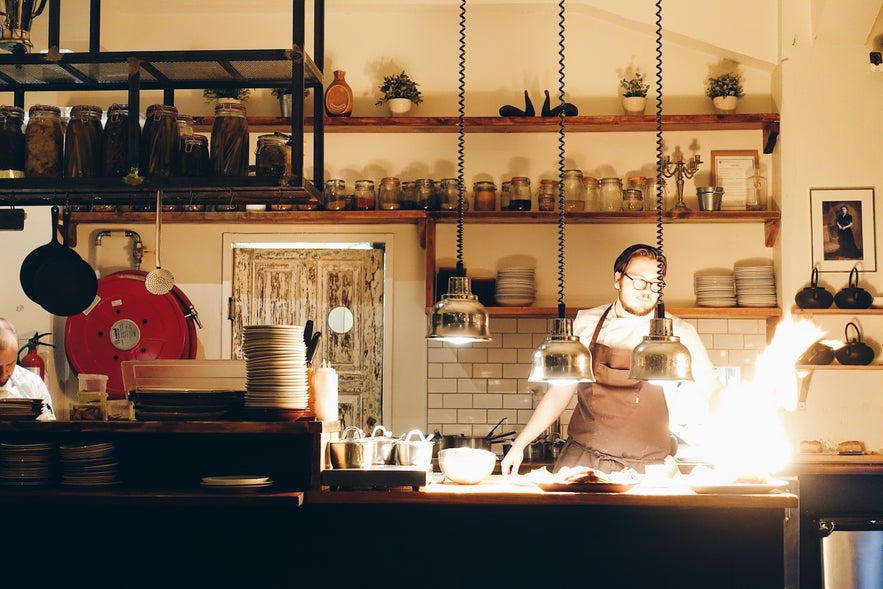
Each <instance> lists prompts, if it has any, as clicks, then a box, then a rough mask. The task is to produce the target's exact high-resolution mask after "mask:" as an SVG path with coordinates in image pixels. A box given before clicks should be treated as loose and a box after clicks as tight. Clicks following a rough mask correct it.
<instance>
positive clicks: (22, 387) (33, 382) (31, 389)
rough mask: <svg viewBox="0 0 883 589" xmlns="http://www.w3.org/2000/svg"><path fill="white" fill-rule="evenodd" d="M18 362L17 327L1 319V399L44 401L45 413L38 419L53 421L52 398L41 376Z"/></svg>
mask: <svg viewBox="0 0 883 589" xmlns="http://www.w3.org/2000/svg"><path fill="white" fill-rule="evenodd" d="M17 361H18V334H17V333H16V331H15V326H13V325H12V323H10V322H9V321H7V320H6V319H3V318H2V317H0V399H42V400H43V413H42V414H41V415H40V416H39V417H38V418H37V419H39V420H41V421H53V420H54V419H55V412H54V411H53V410H52V396H51V395H50V394H49V389H47V388H46V383H44V382H43V379H42V378H40V376H39V375H37V374H34V373H33V372H31V371H30V370H28V369H27V368H22V367H21V366H19V365H18V364H17Z"/></svg>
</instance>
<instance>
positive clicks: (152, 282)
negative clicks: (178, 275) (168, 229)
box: [144, 190, 175, 295]
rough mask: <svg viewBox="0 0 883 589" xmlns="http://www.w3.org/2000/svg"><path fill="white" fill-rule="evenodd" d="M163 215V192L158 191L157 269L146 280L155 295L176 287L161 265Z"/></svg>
mask: <svg viewBox="0 0 883 589" xmlns="http://www.w3.org/2000/svg"><path fill="white" fill-rule="evenodd" d="M161 215H162V190H157V191H156V269H155V270H151V271H150V272H149V273H148V274H147V276H146V277H145V278H144V286H146V287H147V290H148V292H150V293H151V294H155V295H164V294H167V293H168V292H169V291H170V290H172V287H173V286H175V277H174V276H173V275H172V273H171V272H169V271H168V270H165V269H164V268H162V267H161V266H160V263H159V235H160V225H161V223H162V222H161V220H160V219H161Z"/></svg>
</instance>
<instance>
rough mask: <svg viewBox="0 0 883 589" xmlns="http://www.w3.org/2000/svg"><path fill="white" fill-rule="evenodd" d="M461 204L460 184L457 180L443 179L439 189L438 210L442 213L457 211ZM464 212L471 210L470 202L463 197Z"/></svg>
mask: <svg viewBox="0 0 883 589" xmlns="http://www.w3.org/2000/svg"><path fill="white" fill-rule="evenodd" d="M459 204H460V182H459V181H458V180H457V179H456V178H442V179H441V182H439V187H438V208H439V209H440V210H442V211H456V210H457V207H458V205H459ZM463 210H464V211H468V210H469V201H467V200H466V195H465V194H464V195H463Z"/></svg>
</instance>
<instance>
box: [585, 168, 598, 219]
mask: <svg viewBox="0 0 883 589" xmlns="http://www.w3.org/2000/svg"><path fill="white" fill-rule="evenodd" d="M583 188H585V193H586V210H587V211H600V210H601V183H600V182H599V181H598V179H597V178H593V177H591V176H583Z"/></svg>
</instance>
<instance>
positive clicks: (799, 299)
mask: <svg viewBox="0 0 883 589" xmlns="http://www.w3.org/2000/svg"><path fill="white" fill-rule="evenodd" d="M809 284H810V285H809V286H807V287H806V288H804V289H803V290H801V291H800V292H798V293H797V294H796V295H794V302H795V303H797V306H798V307H800V308H801V309H827V308H828V307H830V306H831V305H832V304H833V303H834V295H832V294H831V293H830V292H828V290H827V289H826V288H825V287H824V286H819V269H818V268H815V267H814V268H813V269H812V278H811V279H810V283H809Z"/></svg>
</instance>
